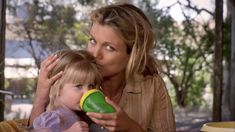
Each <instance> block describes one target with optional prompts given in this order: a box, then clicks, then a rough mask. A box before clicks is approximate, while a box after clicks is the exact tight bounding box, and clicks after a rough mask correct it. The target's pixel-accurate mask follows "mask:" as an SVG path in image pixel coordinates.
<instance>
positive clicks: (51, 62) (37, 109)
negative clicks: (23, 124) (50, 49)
mask: <svg viewBox="0 0 235 132" xmlns="http://www.w3.org/2000/svg"><path fill="white" fill-rule="evenodd" d="M58 62H59V59H58V58H57V56H56V55H52V56H49V57H48V58H47V59H45V60H44V61H43V62H42V63H41V66H40V72H39V76H38V82H37V90H36V97H35V100H34V103H33V109H32V112H31V115H30V119H29V125H32V124H33V120H34V119H35V118H36V117H37V116H38V115H40V114H41V113H42V112H44V111H45V107H46V105H47V103H48V101H49V92H50V87H51V85H52V84H53V83H54V82H55V81H56V80H57V79H58V78H60V77H61V75H62V71H61V72H59V73H58V74H56V75H55V76H53V77H51V78H49V74H50V72H51V70H52V69H53V68H54V67H55V65H56V64H57V63H58Z"/></svg>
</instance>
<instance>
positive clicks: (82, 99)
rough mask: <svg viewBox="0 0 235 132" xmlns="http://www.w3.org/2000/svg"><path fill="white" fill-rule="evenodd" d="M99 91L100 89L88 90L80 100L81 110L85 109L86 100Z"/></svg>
mask: <svg viewBox="0 0 235 132" xmlns="http://www.w3.org/2000/svg"><path fill="white" fill-rule="evenodd" d="M98 91H99V90H98V89H91V90H88V91H87V92H86V93H84V94H83V95H82V97H81V99H80V108H81V109H83V104H84V102H85V100H86V98H87V97H88V96H89V95H91V94H93V93H94V92H98Z"/></svg>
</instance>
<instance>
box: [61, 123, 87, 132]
mask: <svg viewBox="0 0 235 132" xmlns="http://www.w3.org/2000/svg"><path fill="white" fill-rule="evenodd" d="M88 131H89V127H88V124H87V123H86V122H84V121H77V122H75V123H74V124H73V125H72V126H71V127H70V128H68V129H66V130H65V131H63V132H88Z"/></svg>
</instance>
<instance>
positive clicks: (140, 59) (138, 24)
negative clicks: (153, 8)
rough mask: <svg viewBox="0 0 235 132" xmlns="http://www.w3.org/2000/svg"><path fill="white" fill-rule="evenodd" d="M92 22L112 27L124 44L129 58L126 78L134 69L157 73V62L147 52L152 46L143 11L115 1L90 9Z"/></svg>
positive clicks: (147, 73)
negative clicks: (114, 2)
mask: <svg viewBox="0 0 235 132" xmlns="http://www.w3.org/2000/svg"><path fill="white" fill-rule="evenodd" d="M91 20H92V23H96V22H97V23H99V24H101V25H107V26H110V27H112V28H113V29H114V30H115V31H116V32H117V33H118V34H119V36H120V37H121V38H122V40H123V41H124V42H125V44H126V45H127V53H128V54H130V60H129V62H128V65H127V68H126V78H131V77H133V74H134V73H141V74H144V75H153V74H155V73H158V64H157V63H156V61H155V60H154V58H153V57H152V56H151V55H150V50H151V49H153V48H154V35H153V31H152V26H151V23H150V22H149V20H148V18H147V17H146V16H145V14H144V13H143V12H142V11H141V10H140V9H139V8H137V7H135V6H134V5H131V4H115V5H108V6H104V7H101V8H99V9H96V10H94V11H93V12H92V13H91Z"/></svg>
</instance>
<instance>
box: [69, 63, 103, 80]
mask: <svg viewBox="0 0 235 132" xmlns="http://www.w3.org/2000/svg"><path fill="white" fill-rule="evenodd" d="M65 76H66V80H65V81H68V82H71V83H74V84H76V83H83V84H85V83H101V79H100V78H101V77H100V76H99V73H98V71H97V69H96V67H95V65H92V63H90V62H87V63H86V62H83V63H82V62H80V63H76V64H75V65H72V66H71V67H68V69H67V71H66V73H65Z"/></svg>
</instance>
